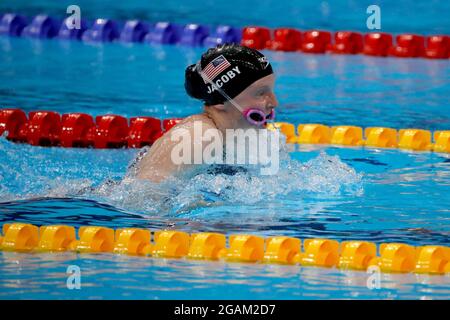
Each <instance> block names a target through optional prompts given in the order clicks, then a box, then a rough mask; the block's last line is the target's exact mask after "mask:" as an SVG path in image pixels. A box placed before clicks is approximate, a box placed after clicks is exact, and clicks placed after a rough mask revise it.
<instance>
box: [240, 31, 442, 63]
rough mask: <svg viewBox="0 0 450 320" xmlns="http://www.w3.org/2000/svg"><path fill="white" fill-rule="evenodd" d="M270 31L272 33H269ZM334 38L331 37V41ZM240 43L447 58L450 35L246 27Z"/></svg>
mask: <svg viewBox="0 0 450 320" xmlns="http://www.w3.org/2000/svg"><path fill="white" fill-rule="evenodd" d="M272 35H273V37H272ZM333 39H334V41H332V40H333ZM241 44H242V45H245V46H248V47H251V48H254V49H258V50H261V49H270V50H277V51H303V52H306V53H327V52H328V53H337V54H365V55H370V56H379V57H386V56H391V57H399V58H417V57H425V58H430V59H447V58H450V37H449V36H447V35H433V36H428V37H425V36H421V35H416V34H400V35H397V36H396V37H395V41H394V37H393V36H392V35H391V34H389V33H384V32H370V33H366V34H362V33H359V32H353V31H337V32H335V33H334V36H333V37H332V34H331V33H330V32H328V31H322V30H308V31H303V32H302V31H300V30H297V29H293V28H276V29H274V30H271V29H269V28H266V27H257V26H252V27H246V28H244V29H243V31H242V41H241Z"/></svg>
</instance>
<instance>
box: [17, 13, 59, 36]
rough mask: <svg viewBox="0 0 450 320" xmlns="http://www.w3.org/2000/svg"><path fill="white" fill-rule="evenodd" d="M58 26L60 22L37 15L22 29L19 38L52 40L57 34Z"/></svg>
mask: <svg viewBox="0 0 450 320" xmlns="http://www.w3.org/2000/svg"><path fill="white" fill-rule="evenodd" d="M60 26H61V21H59V20H57V19H53V18H51V17H49V16H46V15H43V14H42V15H38V16H36V17H34V19H33V20H32V21H31V23H30V24H29V25H27V26H26V27H25V28H24V29H23V31H22V34H21V36H25V37H30V38H54V37H56V35H57V34H58V30H59V28H60Z"/></svg>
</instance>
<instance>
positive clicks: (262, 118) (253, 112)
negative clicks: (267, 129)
mask: <svg viewBox="0 0 450 320" xmlns="http://www.w3.org/2000/svg"><path fill="white" fill-rule="evenodd" d="M242 114H243V115H244V118H245V119H247V121H248V122H249V123H250V124H252V125H255V126H259V127H262V126H264V125H266V124H267V121H270V120H274V119H275V109H272V110H271V111H270V113H269V114H268V115H266V114H265V113H264V111H262V110H261V109H258V108H248V109H245V110H244V111H243V112H242Z"/></svg>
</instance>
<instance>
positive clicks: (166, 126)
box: [163, 118, 183, 131]
mask: <svg viewBox="0 0 450 320" xmlns="http://www.w3.org/2000/svg"><path fill="white" fill-rule="evenodd" d="M181 120H183V119H182V118H174V119H164V120H163V128H164V131H169V130H170V129H171V128H172V127H173V126H175V125H176V124H177V123H179V122H180V121H181Z"/></svg>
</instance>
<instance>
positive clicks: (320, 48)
mask: <svg viewBox="0 0 450 320" xmlns="http://www.w3.org/2000/svg"><path fill="white" fill-rule="evenodd" d="M330 45H331V33H330V32H328V31H319V30H313V31H306V32H305V33H303V44H302V50H303V52H306V53H325V52H326V50H327V48H328V47H329V46H330Z"/></svg>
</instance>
